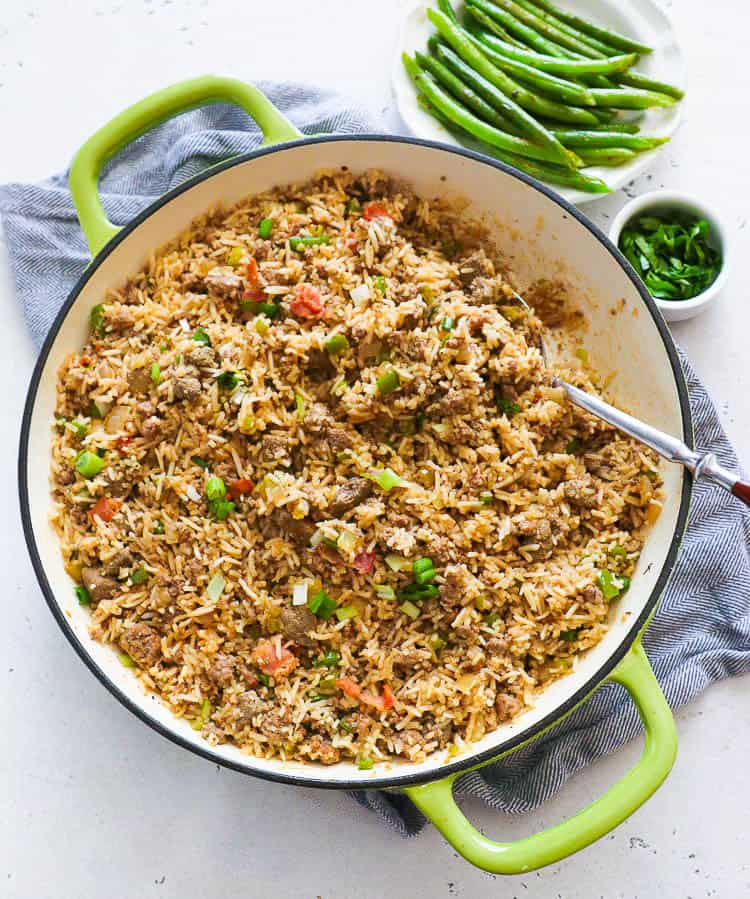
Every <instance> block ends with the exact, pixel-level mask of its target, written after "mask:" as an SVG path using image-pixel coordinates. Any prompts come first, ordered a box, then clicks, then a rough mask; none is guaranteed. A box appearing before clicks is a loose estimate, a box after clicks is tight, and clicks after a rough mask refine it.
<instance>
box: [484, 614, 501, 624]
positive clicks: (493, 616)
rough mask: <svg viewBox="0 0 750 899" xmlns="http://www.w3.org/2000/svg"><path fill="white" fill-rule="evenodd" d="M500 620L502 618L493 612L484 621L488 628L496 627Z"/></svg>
mask: <svg viewBox="0 0 750 899" xmlns="http://www.w3.org/2000/svg"><path fill="white" fill-rule="evenodd" d="M499 620H500V616H499V615H498V613H497V612H492V614H490V615H488V616H487V617H486V618H485V619H484V623H485V624H486V625H487V627H494V626H495V625H496V624H497V623H498V621H499Z"/></svg>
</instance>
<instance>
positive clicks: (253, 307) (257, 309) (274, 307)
mask: <svg viewBox="0 0 750 899" xmlns="http://www.w3.org/2000/svg"><path fill="white" fill-rule="evenodd" d="M280 311H281V306H279V305H278V303H265V302H257V301H256V300H247V301H245V302H242V303H240V312H249V313H251V314H252V315H265V317H266V318H270V319H271V320H273V319H274V318H276V316H277V315H278V314H279V312H280Z"/></svg>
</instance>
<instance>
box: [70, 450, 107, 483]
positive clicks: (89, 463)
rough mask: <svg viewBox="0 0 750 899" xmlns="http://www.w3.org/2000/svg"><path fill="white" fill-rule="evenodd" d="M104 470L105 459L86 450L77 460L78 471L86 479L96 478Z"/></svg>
mask: <svg viewBox="0 0 750 899" xmlns="http://www.w3.org/2000/svg"><path fill="white" fill-rule="evenodd" d="M102 468H104V459H102V457H101V456H98V455H97V454H96V453H92V452H90V451H89V450H84V451H83V452H82V453H79V454H78V458H77V459H76V471H77V472H78V473H79V474H82V475H83V476H84V478H95V477H96V476H97V475H98V474H99V472H100V471H101V470H102Z"/></svg>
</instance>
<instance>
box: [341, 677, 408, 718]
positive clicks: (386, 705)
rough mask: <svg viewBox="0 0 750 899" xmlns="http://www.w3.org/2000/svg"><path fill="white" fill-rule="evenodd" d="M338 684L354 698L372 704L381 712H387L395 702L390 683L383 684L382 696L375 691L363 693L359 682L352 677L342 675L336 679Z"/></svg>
mask: <svg viewBox="0 0 750 899" xmlns="http://www.w3.org/2000/svg"><path fill="white" fill-rule="evenodd" d="M336 686H337V687H338V689H339V690H342V691H343V692H344V693H346V695H347V696H350V697H351V698H352V699H358V700H359V701H360V702H364V703H365V705H371V706H373V707H374V708H376V709H379V710H380V711H381V712H387V711H388V709H390V708H392V707H393V703H394V702H395V697H394V695H393V690H391V688H390V687H389V686H388V684H383V695H382V696H377V695H376V694H375V693H363V692H362V690H361V688H360V686H359V684H357V683H356V681H353V680H352V679H351V678H350V677H340V678H339V679H338V680H337V681H336Z"/></svg>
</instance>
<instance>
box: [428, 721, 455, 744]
mask: <svg viewBox="0 0 750 899" xmlns="http://www.w3.org/2000/svg"><path fill="white" fill-rule="evenodd" d="M452 736H453V725H452V724H451V723H450V722H448V721H446V722H443V723H442V724H433V725H432V727H429V728H428V729H427V730H426V731H424V737H423V740H424V741H425V742H426V743H437V748H438V749H443V748H444V747H445V746H447V745H448V743H449V742H450V740H451V737H452Z"/></svg>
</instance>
